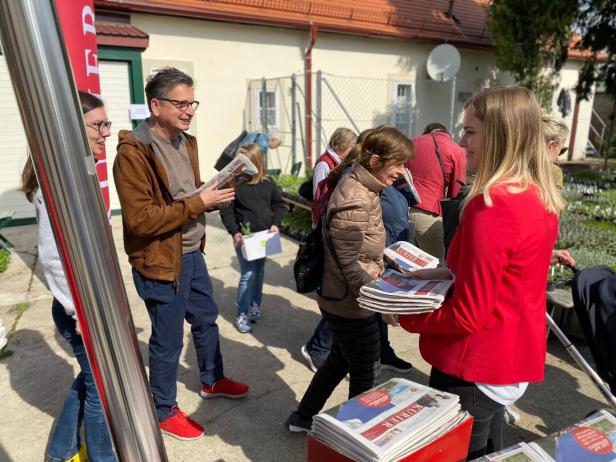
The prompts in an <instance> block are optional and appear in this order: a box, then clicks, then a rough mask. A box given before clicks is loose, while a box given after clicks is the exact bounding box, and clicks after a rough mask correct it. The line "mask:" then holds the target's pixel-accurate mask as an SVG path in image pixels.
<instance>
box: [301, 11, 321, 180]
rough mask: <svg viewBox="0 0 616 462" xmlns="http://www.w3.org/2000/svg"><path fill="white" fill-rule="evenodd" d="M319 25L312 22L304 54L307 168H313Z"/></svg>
mask: <svg viewBox="0 0 616 462" xmlns="http://www.w3.org/2000/svg"><path fill="white" fill-rule="evenodd" d="M318 31H319V29H318V27H317V26H315V25H314V24H313V23H312V22H310V44H309V45H308V48H307V49H306V53H305V55H304V79H305V80H304V86H305V87H306V102H305V110H306V116H305V117H306V141H305V143H306V168H310V169H312V48H313V47H314V44H315V42H316V41H317V34H318Z"/></svg>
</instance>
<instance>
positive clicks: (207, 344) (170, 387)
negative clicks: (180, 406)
mask: <svg viewBox="0 0 616 462" xmlns="http://www.w3.org/2000/svg"><path fill="white" fill-rule="evenodd" d="M133 279H134V281H135V287H136V288H137V292H138V293H139V296H140V297H141V298H142V299H143V301H144V302H145V305H146V307H147V309H148V314H149V315H150V321H151V322H152V334H151V335H150V342H149V353H150V390H151V391H152V396H153V398H154V403H155V405H156V413H157V415H158V419H159V420H160V421H163V420H165V419H167V418H168V417H171V416H172V415H173V412H172V411H171V408H172V407H173V406H175V405H176V404H177V402H176V396H177V375H178V366H179V361H180V354H181V353H182V347H183V339H184V319H186V321H188V323H189V324H190V330H191V332H192V337H193V343H194V345H195V350H196V353H197V364H198V366H199V378H200V379H201V383H203V384H205V385H208V386H212V385H213V384H214V382H216V381H217V380H219V379H222V378H223V377H224V375H223V368H222V356H221V354H220V341H219V333H218V325H217V324H216V318H217V317H218V306H216V303H215V302H214V297H213V290H212V281H211V280H210V275H209V274H208V271H207V267H206V265H205V260H204V259H203V255H202V254H201V252H199V251H197V252H191V253H189V254H186V255H184V256H183V257H182V274H181V276H180V286H179V289H178V290H176V287H174V285H173V283H172V282H165V281H156V280H154V279H148V278H145V277H143V276H142V275H141V274H139V273H138V272H137V271H135V270H133Z"/></svg>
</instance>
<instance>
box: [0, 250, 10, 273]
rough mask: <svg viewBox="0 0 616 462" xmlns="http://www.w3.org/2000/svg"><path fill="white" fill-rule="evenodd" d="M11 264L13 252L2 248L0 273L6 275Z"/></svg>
mask: <svg viewBox="0 0 616 462" xmlns="http://www.w3.org/2000/svg"><path fill="white" fill-rule="evenodd" d="M10 262H11V252H9V251H8V250H6V249H3V248H0V273H4V272H5V271H6V269H7V268H8V267H9V263H10Z"/></svg>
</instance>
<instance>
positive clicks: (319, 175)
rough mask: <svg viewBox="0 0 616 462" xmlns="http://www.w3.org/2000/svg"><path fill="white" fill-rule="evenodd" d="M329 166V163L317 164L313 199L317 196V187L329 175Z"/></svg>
mask: <svg viewBox="0 0 616 462" xmlns="http://www.w3.org/2000/svg"><path fill="white" fill-rule="evenodd" d="M329 170H330V169H329V165H327V162H323V161H321V162H317V165H315V166H314V170H313V172H312V197H314V196H316V195H317V186H319V183H320V182H321V181H323V180H324V179H325V178H327V175H329Z"/></svg>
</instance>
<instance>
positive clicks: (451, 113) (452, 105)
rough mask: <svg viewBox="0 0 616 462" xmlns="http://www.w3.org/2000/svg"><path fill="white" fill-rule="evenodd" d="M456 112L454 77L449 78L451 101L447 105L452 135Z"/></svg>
mask: <svg viewBox="0 0 616 462" xmlns="http://www.w3.org/2000/svg"><path fill="white" fill-rule="evenodd" d="M455 112H456V77H455V76H454V77H453V79H451V103H450V106H449V133H451V134H452V136H453V130H454V115H455Z"/></svg>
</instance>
